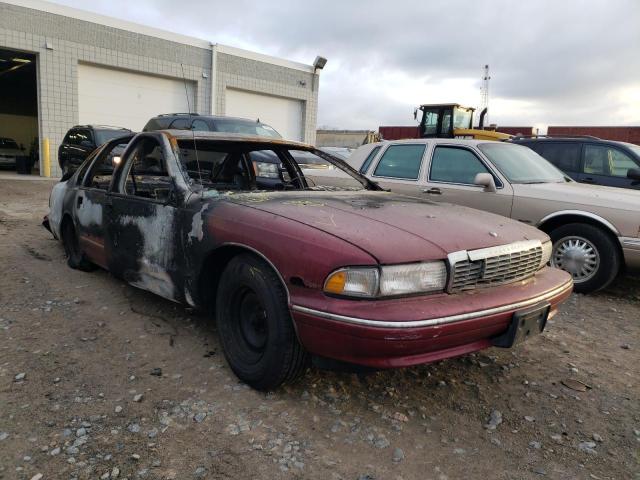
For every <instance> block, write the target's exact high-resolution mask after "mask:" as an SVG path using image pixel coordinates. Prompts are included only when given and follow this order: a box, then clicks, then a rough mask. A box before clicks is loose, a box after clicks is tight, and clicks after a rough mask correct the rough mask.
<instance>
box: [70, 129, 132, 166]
mask: <svg viewBox="0 0 640 480" xmlns="http://www.w3.org/2000/svg"><path fill="white" fill-rule="evenodd" d="M130 133H132V132H131V130H129V129H128V128H121V127H110V126H106V125H76V126H75V127H72V128H71V129H70V130H69V131H68V132H67V134H66V135H65V136H64V140H62V144H60V148H58V164H59V165H60V168H61V169H62V172H63V174H65V175H67V174H69V173H70V172H73V171H75V170H76V169H77V168H78V167H79V166H80V165H81V164H82V162H84V160H85V159H86V158H87V157H88V156H89V154H90V153H91V152H93V151H94V150H95V149H96V148H97V147H99V146H100V145H102V144H104V143H107V142H108V141H109V140H112V139H114V138H118V137H122V136H124V135H127V134H130Z"/></svg>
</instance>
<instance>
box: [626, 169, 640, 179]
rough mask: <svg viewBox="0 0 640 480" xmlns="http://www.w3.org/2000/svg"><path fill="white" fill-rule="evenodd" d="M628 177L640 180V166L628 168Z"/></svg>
mask: <svg viewBox="0 0 640 480" xmlns="http://www.w3.org/2000/svg"><path fill="white" fill-rule="evenodd" d="M627 178H629V179H631V180H638V181H640V168H630V169H629V170H627Z"/></svg>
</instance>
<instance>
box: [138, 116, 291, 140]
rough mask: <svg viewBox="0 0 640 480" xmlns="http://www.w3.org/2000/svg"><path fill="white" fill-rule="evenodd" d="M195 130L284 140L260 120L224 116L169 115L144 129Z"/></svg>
mask: <svg viewBox="0 0 640 480" xmlns="http://www.w3.org/2000/svg"><path fill="white" fill-rule="evenodd" d="M166 129H176V130H193V131H196V132H226V133H241V134H246V135H261V136H263V137H269V138H282V136H281V135H280V134H279V133H278V132H276V130H275V129H274V128H273V127H271V126H269V125H267V124H266V123H262V122H261V121H260V120H251V119H249V118H238V117H225V116H222V115H199V114H197V113H167V114H163V115H158V116H157V117H153V118H152V119H151V120H149V121H148V122H147V124H146V125H145V126H144V128H143V129H142V131H143V132H152V131H154V130H166Z"/></svg>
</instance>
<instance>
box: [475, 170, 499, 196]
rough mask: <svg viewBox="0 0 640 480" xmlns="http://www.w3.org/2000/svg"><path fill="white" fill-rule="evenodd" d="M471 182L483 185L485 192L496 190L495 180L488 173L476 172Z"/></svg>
mask: <svg viewBox="0 0 640 480" xmlns="http://www.w3.org/2000/svg"><path fill="white" fill-rule="evenodd" d="M473 184H474V185H479V186H481V187H484V191H485V192H491V193H493V192H495V191H496V182H495V180H494V179H493V175H491V174H490V173H478V174H477V175H476V178H475V179H474V180H473Z"/></svg>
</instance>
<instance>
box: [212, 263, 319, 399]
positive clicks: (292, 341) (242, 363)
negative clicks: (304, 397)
mask: <svg viewBox="0 0 640 480" xmlns="http://www.w3.org/2000/svg"><path fill="white" fill-rule="evenodd" d="M215 315H216V325H217V327H218V334H219V338H220V343H221V344H222V349H223V351H224V356H225V358H226V359H227V363H228V364H229V366H230V367H231V370H233V372H234V373H235V374H236V375H237V377H238V378H239V379H240V380H242V381H243V382H245V383H247V384H248V385H250V386H251V387H253V388H255V389H256V390H271V389H274V388H276V387H278V386H279V385H280V384H282V383H284V382H287V381H290V380H293V379H294V378H296V377H297V376H299V375H300V374H301V373H302V372H303V370H304V368H305V366H306V365H307V361H308V355H307V353H306V351H305V350H304V348H303V346H302V345H300V342H298V339H297V337H296V332H295V330H294V327H293V320H292V319H291V315H290V313H289V308H288V305H287V295H286V292H285V289H284V286H283V285H282V282H281V281H280V278H279V277H278V276H277V275H276V273H275V272H274V271H273V269H272V268H271V267H270V266H269V265H268V264H267V263H265V262H264V261H263V260H261V259H260V258H258V257H256V256H255V255H252V254H242V255H238V256H237V257H234V258H233V259H231V261H230V262H229V264H228V265H227V267H226V268H225V269H224V272H223V273H222V277H221V278H220V283H219V286H218V291H217V294H216V314H215Z"/></svg>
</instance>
